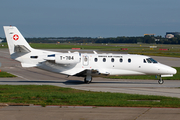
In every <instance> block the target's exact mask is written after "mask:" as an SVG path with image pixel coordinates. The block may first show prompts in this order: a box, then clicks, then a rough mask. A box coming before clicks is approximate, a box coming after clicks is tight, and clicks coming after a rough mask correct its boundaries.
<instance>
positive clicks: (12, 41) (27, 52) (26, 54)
mask: <svg viewBox="0 0 180 120" xmlns="http://www.w3.org/2000/svg"><path fill="white" fill-rule="evenodd" d="M4 31H5V35H6V39H7V42H8V46H9V52H10V55H11V58H12V59H14V60H17V61H19V62H21V65H22V67H37V68H41V69H45V70H48V71H51V72H56V73H61V74H65V75H67V76H79V77H84V82H85V83H90V82H91V81H92V77H98V76H108V75H120V76H123V75H128V76H129V75H158V76H160V77H159V80H158V83H159V84H163V82H164V81H163V80H162V77H172V76H173V75H174V74H176V72H177V71H176V69H174V68H172V67H169V66H167V65H164V64H161V63H159V62H157V61H155V60H154V59H153V58H150V57H148V56H144V55H130V54H98V53H97V52H95V51H94V53H92V54H87V53H79V52H73V53H71V52H67V53H61V52H52V51H45V50H38V49H33V48H32V47H31V46H30V45H29V44H28V43H27V41H26V40H25V39H24V37H23V36H22V34H21V33H20V32H19V30H18V29H17V28H16V27H15V26H4Z"/></svg>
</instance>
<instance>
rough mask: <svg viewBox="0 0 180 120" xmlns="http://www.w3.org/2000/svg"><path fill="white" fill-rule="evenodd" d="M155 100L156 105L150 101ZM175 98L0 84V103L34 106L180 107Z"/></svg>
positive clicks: (47, 86)
mask: <svg viewBox="0 0 180 120" xmlns="http://www.w3.org/2000/svg"><path fill="white" fill-rule="evenodd" d="M154 100H158V101H159V102H154ZM179 101H180V99H179V98H171V97H162V96H152V95H136V94H135V95H133V94H123V93H109V92H90V91H82V90H75V89H71V88H61V87H56V86H49V85H42V86H36V85H18V86H12V85H0V102H1V103H24V104H35V105H42V106H46V105H84V106H121V107H174V108H179V107H180V102H179Z"/></svg>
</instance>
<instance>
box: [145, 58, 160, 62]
mask: <svg viewBox="0 0 180 120" xmlns="http://www.w3.org/2000/svg"><path fill="white" fill-rule="evenodd" d="M146 61H147V62H148V63H158V62H157V61H156V60H154V59H152V58H147V59H146Z"/></svg>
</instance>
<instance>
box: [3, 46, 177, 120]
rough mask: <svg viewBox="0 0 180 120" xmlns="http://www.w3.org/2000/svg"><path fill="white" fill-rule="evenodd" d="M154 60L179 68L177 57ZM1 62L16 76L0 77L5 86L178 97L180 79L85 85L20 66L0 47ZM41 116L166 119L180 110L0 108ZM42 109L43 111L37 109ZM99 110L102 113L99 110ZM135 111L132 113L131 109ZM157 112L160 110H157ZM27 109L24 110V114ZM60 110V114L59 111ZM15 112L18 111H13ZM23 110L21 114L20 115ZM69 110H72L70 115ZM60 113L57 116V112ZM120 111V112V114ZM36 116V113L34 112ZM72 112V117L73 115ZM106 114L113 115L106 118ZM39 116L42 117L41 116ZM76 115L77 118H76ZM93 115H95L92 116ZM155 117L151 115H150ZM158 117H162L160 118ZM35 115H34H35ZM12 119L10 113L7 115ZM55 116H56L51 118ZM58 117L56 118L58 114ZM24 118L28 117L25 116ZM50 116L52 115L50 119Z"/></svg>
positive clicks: (101, 81) (99, 80)
mask: <svg viewBox="0 0 180 120" xmlns="http://www.w3.org/2000/svg"><path fill="white" fill-rule="evenodd" d="M153 58H154V59H155V60H157V61H158V62H160V63H163V64H166V65H169V66H173V67H180V64H179V63H180V58H171V57H157V56H153ZM0 62H1V64H2V66H1V67H0V69H1V70H2V71H6V72H9V73H11V74H14V75H16V76H18V77H15V78H0V84H1V85H5V84H9V85H29V84H33V85H55V86H60V87H70V88H74V89H81V90H88V91H89V90H90V91H103V92H119V93H131V94H145V95H161V96H170V97H178V98H180V81H178V80H165V81H164V84H162V85H160V84H158V82H157V79H156V80H126V79H105V78H100V77H98V78H93V81H92V83H90V84H84V83H83V78H79V77H69V78H67V77H66V76H65V75H61V74H57V73H52V72H48V71H44V70H40V69H37V68H22V67H21V65H20V63H19V62H16V61H14V60H12V59H11V58H10V55H9V52H8V49H0ZM34 110H35V111H38V112H39V115H40V116H41V115H43V114H45V115H44V116H46V117H44V119H48V117H47V115H49V116H59V118H60V119H82V120H86V119H108V118H109V119H113V118H114V119H118V118H122V119H133V120H141V119H153V118H154V119H159V118H160V119H163V118H164V120H169V119H171V118H172V116H174V119H176V117H177V118H180V109H172V108H121V107H117V108H113V107H97V108H94V107H92V108H91V107H90V108H84V107H79V108H77V107H75V108H71V107H63V108H62V107H58V108H57V107H55V108H54V107H49V108H47V107H46V108H41V107H11V106H9V107H4V108H1V109H0V111H1V112H0V118H4V119H8V117H7V118H6V117H3V116H4V115H8V114H10V112H11V114H14V116H16V118H14V119H18V118H20V117H21V118H24V119H25V116H24V117H23V115H22V114H24V115H25V114H26V116H28V115H29V116H30V113H32V114H37V113H36V112H34ZM40 111H44V112H40ZM101 111H102V112H101ZM133 111H134V112H133ZM157 111H159V112H157ZM172 111H174V112H172ZM25 112H27V113H25ZM58 112H60V114H58ZM16 113H17V114H16ZM21 113H22V114H21ZM70 113H72V114H71V115H70ZM158 113H159V114H158ZM61 114H62V116H61V117H60V115H61ZM122 114H123V115H122ZM37 115H38V114H37ZM73 115H74V118H73ZM107 115H109V116H112V117H106V116H107ZM40 116H38V117H39V118H41V119H43V118H42V116H41V117H40ZM75 116H76V117H75ZM92 116H94V117H93V118H92ZM153 116H154V117H153ZM160 116H161V117H160ZM38 117H37V118H38ZM9 118H10V119H11V118H13V117H12V116H10V117H9ZM54 118H56V117H54ZM57 118H58V117H57ZM27 119H30V118H29V117H27ZM51 119H53V118H51Z"/></svg>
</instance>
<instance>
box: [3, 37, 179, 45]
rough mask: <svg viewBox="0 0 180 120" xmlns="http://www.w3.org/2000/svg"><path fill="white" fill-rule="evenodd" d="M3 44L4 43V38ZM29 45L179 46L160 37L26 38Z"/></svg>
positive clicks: (177, 39)
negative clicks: (124, 44) (113, 44)
mask: <svg viewBox="0 0 180 120" xmlns="http://www.w3.org/2000/svg"><path fill="white" fill-rule="evenodd" d="M0 39H4V41H3V42H6V39H5V38H0ZM26 40H27V41H28V42H29V43H58V42H59V43H147V44H149V43H156V44H180V36H175V37H174V38H171V39H167V38H162V37H161V36H149V35H146V36H142V37H124V36H123V37H110V38H91V37H45V38H26Z"/></svg>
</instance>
